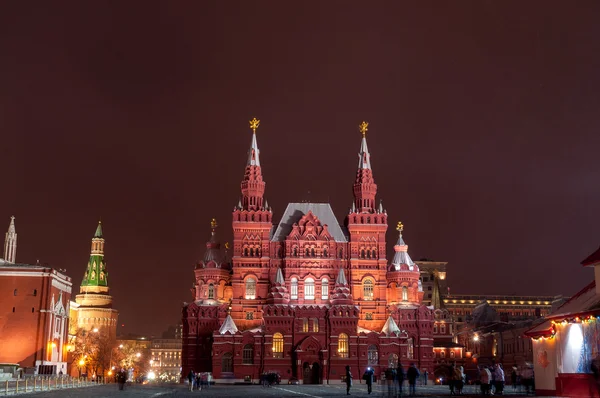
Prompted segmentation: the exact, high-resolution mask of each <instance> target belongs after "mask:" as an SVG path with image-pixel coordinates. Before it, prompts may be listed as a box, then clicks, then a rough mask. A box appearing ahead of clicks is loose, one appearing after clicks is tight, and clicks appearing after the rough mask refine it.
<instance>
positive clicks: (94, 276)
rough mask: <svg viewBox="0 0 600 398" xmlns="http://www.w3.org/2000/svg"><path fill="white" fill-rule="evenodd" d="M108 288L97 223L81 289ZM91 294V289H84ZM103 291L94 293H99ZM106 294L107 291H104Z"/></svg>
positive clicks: (102, 243)
mask: <svg viewBox="0 0 600 398" xmlns="http://www.w3.org/2000/svg"><path fill="white" fill-rule="evenodd" d="M96 286H98V287H108V272H107V271H106V263H105V262H104V238H103V237H102V222H98V227H97V228H96V233H95V234H94V237H93V238H92V252H91V253H90V261H89V262H88V265H87V269H86V271H85V274H84V275H83V280H82V281H81V287H82V288H83V287H88V288H92V287H96ZM85 290H86V291H87V292H91V290H93V289H85ZM102 290H103V289H99V291H95V292H94V293H100V292H102ZM106 292H107V293H108V290H106Z"/></svg>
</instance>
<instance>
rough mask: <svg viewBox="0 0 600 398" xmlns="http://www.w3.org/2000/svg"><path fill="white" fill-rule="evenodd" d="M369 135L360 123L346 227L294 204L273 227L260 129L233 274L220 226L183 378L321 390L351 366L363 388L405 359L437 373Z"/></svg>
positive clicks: (201, 272)
mask: <svg viewBox="0 0 600 398" xmlns="http://www.w3.org/2000/svg"><path fill="white" fill-rule="evenodd" d="M256 127H258V121H257V120H253V121H252V122H251V128H252V129H253V130H256ZM366 130H367V123H363V124H362V125H361V132H362V133H363V138H362V140H361V146H360V151H359V162H358V169H357V172H356V176H355V180H354V184H353V187H352V189H353V193H354V198H353V202H352V206H351V207H350V209H349V210H348V212H347V213H346V214H345V223H343V224H341V225H340V223H339V221H338V219H337V217H336V215H335V213H334V212H333V210H332V208H331V206H330V205H329V203H289V204H288V206H287V209H286V210H285V212H284V213H283V216H282V217H281V220H280V221H279V222H278V223H276V224H273V219H272V216H273V212H272V210H271V208H270V206H269V205H268V204H267V201H266V199H265V198H264V192H265V181H264V180H263V176H262V168H261V164H260V159H259V149H258V145H257V141H256V134H255V131H254V133H253V135H252V142H251V146H250V150H249V153H248V160H247V163H246V169H245V173H244V178H243V180H242V182H241V194H242V197H241V199H240V201H239V203H238V204H237V206H235V207H234V209H233V214H232V216H233V222H232V224H231V227H232V229H233V236H234V239H233V247H232V259H231V264H230V263H229V262H228V261H227V260H226V259H224V258H223V254H222V253H221V251H220V246H219V243H218V241H217V239H216V235H215V233H216V228H217V226H216V223H213V225H212V226H211V227H212V235H211V238H210V240H209V242H208V243H207V250H206V253H205V256H204V259H203V261H202V262H200V263H199V264H197V266H196V269H195V270H194V276H195V284H194V289H193V292H192V294H193V302H191V303H189V304H185V305H184V308H183V311H182V315H183V347H182V349H183V356H182V360H183V363H182V365H183V374H184V375H185V374H187V373H188V372H189V371H190V369H193V370H195V371H201V372H202V371H209V372H212V373H213V376H214V379H215V381H217V382H224V383H233V382H240V381H252V380H254V381H256V380H258V379H259V377H260V375H261V373H263V372H277V373H279V374H280V375H281V377H282V379H283V382H285V381H286V380H288V379H291V378H296V379H298V380H300V382H302V383H306V384H309V383H310V384H319V383H328V382H335V381H337V382H340V381H341V380H343V379H344V377H345V367H346V366H347V365H349V366H351V367H352V369H353V370H352V372H353V373H354V374H355V375H356V376H355V377H356V378H357V379H358V378H360V376H361V375H362V372H364V370H365V369H366V368H367V367H372V368H374V369H375V372H376V374H377V375H381V374H382V373H383V372H384V371H385V369H387V368H388V367H396V366H397V364H398V362H399V361H402V363H403V364H404V365H407V364H408V363H411V362H414V363H415V365H416V366H417V367H418V368H419V369H420V370H421V371H423V370H428V371H429V372H431V369H432V365H433V338H432V328H433V312H432V309H431V308H429V307H427V306H426V305H423V302H422V301H423V293H424V292H423V287H422V283H421V281H420V279H419V277H420V271H419V266H418V265H417V264H415V263H414V262H413V261H412V259H411V258H410V256H409V255H408V245H407V244H406V243H405V242H404V239H403V237H402V233H401V231H402V226H401V225H399V228H398V230H399V231H400V234H399V236H398V239H397V241H396V244H395V245H394V257H393V259H392V261H388V260H387V259H386V245H387V243H386V241H385V234H386V231H387V229H388V214H387V211H386V210H385V209H384V208H383V205H382V204H381V202H379V204H377V202H376V194H377V185H376V184H375V181H374V176H373V170H372V168H371V159H370V153H369V150H368V148H367V140H366V137H365V135H366ZM323 159H324V158H323ZM324 167H334V165H329V166H325V165H324ZM397 183H398V184H402V179H401V178H399V179H398V182H397Z"/></svg>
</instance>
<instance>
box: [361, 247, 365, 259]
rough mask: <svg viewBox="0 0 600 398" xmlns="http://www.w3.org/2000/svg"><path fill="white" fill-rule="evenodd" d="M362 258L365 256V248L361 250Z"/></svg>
mask: <svg viewBox="0 0 600 398" xmlns="http://www.w3.org/2000/svg"><path fill="white" fill-rule="evenodd" d="M360 258H365V250H364V249H363V250H361V251H360Z"/></svg>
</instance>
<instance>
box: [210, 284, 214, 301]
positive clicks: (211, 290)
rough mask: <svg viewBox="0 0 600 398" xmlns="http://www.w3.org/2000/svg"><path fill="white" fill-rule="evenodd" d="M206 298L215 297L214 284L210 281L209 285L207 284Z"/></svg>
mask: <svg viewBox="0 0 600 398" xmlns="http://www.w3.org/2000/svg"><path fill="white" fill-rule="evenodd" d="M208 298H209V299H214V298H215V285H213V284H212V283H211V284H210V285H208Z"/></svg>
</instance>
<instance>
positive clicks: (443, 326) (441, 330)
mask: <svg viewBox="0 0 600 398" xmlns="http://www.w3.org/2000/svg"><path fill="white" fill-rule="evenodd" d="M440 334H446V324H445V323H442V324H441V325H440Z"/></svg>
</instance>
